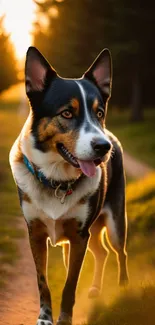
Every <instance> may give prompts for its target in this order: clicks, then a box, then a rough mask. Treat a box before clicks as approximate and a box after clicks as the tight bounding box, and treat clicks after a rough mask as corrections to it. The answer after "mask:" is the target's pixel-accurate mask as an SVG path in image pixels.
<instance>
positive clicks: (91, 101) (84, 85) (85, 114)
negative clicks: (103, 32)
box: [25, 47, 111, 176]
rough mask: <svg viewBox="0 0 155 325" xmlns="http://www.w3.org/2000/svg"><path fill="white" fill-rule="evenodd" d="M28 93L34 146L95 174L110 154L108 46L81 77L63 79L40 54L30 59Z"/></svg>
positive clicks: (32, 54)
mask: <svg viewBox="0 0 155 325" xmlns="http://www.w3.org/2000/svg"><path fill="white" fill-rule="evenodd" d="M25 74H26V78H25V79H26V93H27V96H28V98H29V100H30V103H31V107H32V116H33V122H32V136H33V137H34V140H35V141H34V146H35V148H36V149H38V150H40V151H42V152H44V153H45V152H51V162H52V161H53V162H54V161H59V162H60V161H62V162H64V161H65V162H66V161H67V162H68V163H69V164H71V165H72V166H74V167H75V168H79V169H81V170H82V172H83V173H84V174H86V175H87V176H93V175H94V174H95V171H96V166H97V165H99V164H100V163H101V162H102V161H106V160H107V159H108V158H109V156H110V151H111V143H110V140H109V139H108V138H107V136H106V135H105V132H104V126H105V116H106V109H107V102H108V99H109V97H110V93H111V56H110V53H109V50H108V49H105V50H103V51H102V52H101V53H100V54H99V56H98V57H97V59H96V60H95V61H94V63H93V64H92V66H91V67H90V68H89V69H88V70H87V71H86V72H85V74H84V75H83V77H82V78H80V79H64V78H61V77H60V76H59V75H58V74H57V73H56V71H55V70H54V69H53V68H52V67H51V66H50V65H49V63H48V62H47V61H46V60H45V58H44V57H43V56H42V55H41V53H40V52H39V51H38V50H37V49H36V48H34V47H30V48H29V49H28V52H27V57H26V67H25Z"/></svg>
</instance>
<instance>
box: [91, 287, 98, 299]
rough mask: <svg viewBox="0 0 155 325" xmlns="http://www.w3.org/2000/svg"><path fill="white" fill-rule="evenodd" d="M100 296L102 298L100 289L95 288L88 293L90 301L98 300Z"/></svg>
mask: <svg viewBox="0 0 155 325" xmlns="http://www.w3.org/2000/svg"><path fill="white" fill-rule="evenodd" d="M99 296H100V290H99V288H97V287H95V286H93V287H91V288H90V289H89V292H88V298H89V299H95V298H98V297H99Z"/></svg>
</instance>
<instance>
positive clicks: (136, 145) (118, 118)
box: [107, 109, 155, 167]
mask: <svg viewBox="0 0 155 325" xmlns="http://www.w3.org/2000/svg"><path fill="white" fill-rule="evenodd" d="M129 114H130V112H129V111H124V112H122V111H116V110H112V109H111V110H110V109H109V111H108V114H107V128H108V129H109V130H110V131H112V132H113V133H114V134H115V135H116V136H117V137H118V138H119V140H120V141H121V143H122V145H123V148H124V150H125V151H127V152H129V153H130V154H132V155H133V156H135V157H136V158H137V159H138V160H142V161H143V162H145V163H147V164H148V165H150V166H152V167H155V154H154V152H155V136H154V121H155V110H153V109H152V110H147V109H145V116H144V121H143V122H135V123H133V122H129Z"/></svg>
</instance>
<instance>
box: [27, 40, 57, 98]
mask: <svg viewBox="0 0 155 325" xmlns="http://www.w3.org/2000/svg"><path fill="white" fill-rule="evenodd" d="M56 76H57V74H56V71H55V70H54V69H53V68H52V67H51V66H50V64H49V63H48V62H47V60H46V59H45V58H44V56H43V55H42V54H41V53H40V52H39V51H38V50H37V49H36V48H35V47H33V46H31V47H29V49H28V51H27V54H26V63H25V83H26V93H27V95H28V97H29V95H31V93H33V92H42V91H43V90H45V89H46V88H47V87H48V85H49V83H50V82H51V81H52V79H54V78H55V77H56Z"/></svg>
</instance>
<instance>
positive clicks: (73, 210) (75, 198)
mask: <svg viewBox="0 0 155 325" xmlns="http://www.w3.org/2000/svg"><path fill="white" fill-rule="evenodd" d="M11 167H12V171H13V175H14V178H15V180H16V182H17V184H18V186H19V187H20V189H21V190H22V191H23V192H24V193H27V194H28V196H29V197H30V199H31V203H28V202H24V203H23V213H24V216H25V218H26V220H27V221H28V222H29V221H30V220H33V219H34V218H37V217H40V216H41V215H46V216H47V217H48V218H51V219H53V220H58V219H59V218H66V219H68V218H73V217H75V218H78V220H79V221H81V222H82V223H83V222H85V220H86V218H87V216H88V207H87V204H82V205H79V204H77V203H78V202H79V200H80V199H81V198H83V197H84V196H86V195H88V194H90V195H91V194H93V193H94V192H95V191H96V190H97V188H98V186H99V182H100V179H101V168H100V167H97V168H96V175H95V176H94V177H91V178H88V177H87V178H85V179H84V180H83V181H81V183H80V184H79V185H78V186H77V188H76V190H75V191H73V193H72V195H70V196H67V197H66V198H65V202H64V203H63V204H62V203H61V202H60V199H58V198H56V197H55V196H54V195H52V196H51V195H50V194H48V192H47V191H44V190H43V189H42V188H41V186H40V184H39V183H38V181H37V180H35V178H34V176H33V175H32V174H31V173H30V172H29V171H28V170H27V167H26V166H25V165H24V164H22V163H18V162H12V164H11Z"/></svg>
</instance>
